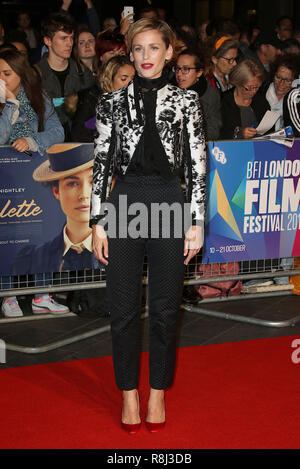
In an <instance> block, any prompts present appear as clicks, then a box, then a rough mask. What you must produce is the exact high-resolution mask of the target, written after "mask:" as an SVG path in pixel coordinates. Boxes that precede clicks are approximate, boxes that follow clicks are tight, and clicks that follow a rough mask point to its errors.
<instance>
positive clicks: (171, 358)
mask: <svg viewBox="0 0 300 469" xmlns="http://www.w3.org/2000/svg"><path fill="white" fill-rule="evenodd" d="M173 40H174V35H173V32H172V30H171V29H170V27H169V26H168V25H167V24H166V23H165V22H163V21H161V20H153V19H151V20H149V19H146V18H143V19H140V20H138V21H137V22H136V23H134V24H133V25H131V27H130V29H129V31H128V34H127V43H128V49H129V51H130V58H131V60H132V61H133V62H134V65H135V68H136V72H137V73H136V75H135V77H134V79H133V80H132V81H131V83H130V84H129V85H128V87H126V88H123V89H121V90H119V91H116V92H114V93H105V94H103V95H102V96H101V97H100V100H99V103H98V106H97V110H96V114H97V122H96V127H97V131H98V134H97V136H96V139H95V163H94V178H93V189H92V199H91V216H90V224H91V226H92V228H93V246H94V253H95V255H96V257H97V258H98V259H99V260H100V261H102V262H104V263H105V264H106V266H107V268H106V273H107V291H108V301H109V311H110V314H111V331H112V341H113V361H114V369H115V377H116V384H117V386H118V387H119V389H121V390H123V410H122V427H123V428H124V429H125V430H126V431H128V432H129V433H135V432H136V431H137V430H138V429H139V428H140V425H141V420H140V415H139V397H138V393H137V387H138V373H139V351H140V350H139V346H140V322H139V320H140V314H141V294H142V269H143V261H144V256H145V254H146V256H147V263H148V269H149V274H148V285H149V321H150V343H149V369H150V395H149V400H148V412H147V417H146V426H147V428H148V430H149V431H152V432H153V431H157V430H159V429H161V428H163V427H164V425H165V404H164V390H165V389H166V388H168V387H169V386H171V384H172V382H173V377H174V367H175V358H176V326H177V315H178V310H179V306H180V302H181V295H182V287H183V279H184V264H187V263H188V262H189V261H190V259H191V258H192V257H193V256H194V255H195V254H196V253H198V252H199V250H200V248H201V247H202V244H203V225H204V202H205V177H206V164H205V163H206V153H205V139H204V131H203V117H202V112H201V105H200V103H199V98H198V95H197V93H195V92H193V91H187V90H185V89H180V88H177V87H175V86H172V85H170V84H168V83H167V80H166V78H165V75H164V73H163V69H164V65H165V62H166V61H168V60H170V59H171V57H172V53H173V47H172V44H173ZM182 166H183V167H184V173H185V179H186V193H187V199H186V200H184V196H183V192H182V189H181V186H180V180H179V169H180V168H181V167H182ZM114 175H117V181H116V184H115V186H114V188H113V190H112V191H111V185H112V180H113V176H114ZM124 200H125V202H126V203H125V205H124V203H123V202H124ZM109 203H110V205H109ZM159 204H165V205H164V207H166V206H167V207H169V208H170V207H171V208H174V210H170V219H169V222H168V224H167V225H168V226H166V219H168V216H165V215H164V216H161V217H159V216H157V215H153V213H154V211H153V212H152V209H153V208H155V206H156V207H157V206H158V205H159ZM111 207H113V208H114V209H115V211H116V215H117V229H116V233H114V232H113V231H114V230H111V231H110V226H109V225H110V221H111V219H112V218H110V213H113V212H114V211H113V210H112V211H111V212H110V208H111ZM124 207H125V208H126V210H124ZM161 207H162V206H161ZM186 207H188V210H189V215H190V217H189V218H190V221H189V228H188V229H186V230H184V229H183V228H184V226H183V225H184V217H183V213H184V209H186ZM106 210H107V211H106ZM137 210H138V213H139V216H138V217H137V216H136V217H135V218H134V216H133V215H136V212H137ZM125 212H126V213H125ZM156 213H157V212H156ZM142 215H143V217H142ZM151 215H152V216H151ZM137 220H138V222H137ZM178 221H179V223H178ZM105 223H108V225H107V229H106V230H105V229H104V226H105ZM172 223H173V224H172ZM137 226H139V228H140V229H139V232H138V236H136V230H134V228H136V227H137ZM179 226H180V228H181V229H180V230H178V227H179ZM126 230H127V231H126ZM157 230H158V234H157ZM133 232H134V233H133Z"/></svg>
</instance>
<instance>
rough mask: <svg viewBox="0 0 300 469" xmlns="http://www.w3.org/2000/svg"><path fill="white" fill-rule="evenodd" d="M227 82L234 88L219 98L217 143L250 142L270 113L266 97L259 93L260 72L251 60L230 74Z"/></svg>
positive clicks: (243, 62) (256, 64) (261, 74)
mask: <svg viewBox="0 0 300 469" xmlns="http://www.w3.org/2000/svg"><path fill="white" fill-rule="evenodd" d="M229 80H230V82H231V83H232V84H233V85H234V88H232V89H230V90H228V91H226V92H225V93H223V95H222V100H221V113H222V121H223V125H222V128H221V131H220V139H228V140H231V139H235V138H237V139H243V138H245V139H250V138H253V137H255V135H256V134H257V131H256V127H257V126H258V124H259V123H260V121H261V119H262V118H263V116H264V115H265V113H266V111H267V110H269V109H270V105H269V103H268V101H267V100H266V97H265V93H264V92H261V90H260V87H261V85H262V83H263V80H264V73H263V69H262V67H261V66H260V65H259V64H258V63H257V62H255V61H254V60H251V59H245V60H243V61H242V62H240V63H239V64H238V65H237V66H236V67H234V69H233V70H232V71H231V72H230V75H229Z"/></svg>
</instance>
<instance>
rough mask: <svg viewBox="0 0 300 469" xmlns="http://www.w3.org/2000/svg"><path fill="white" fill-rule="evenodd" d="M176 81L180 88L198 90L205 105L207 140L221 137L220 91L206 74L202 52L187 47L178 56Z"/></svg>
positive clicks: (175, 69) (175, 68)
mask: <svg viewBox="0 0 300 469" xmlns="http://www.w3.org/2000/svg"><path fill="white" fill-rule="evenodd" d="M174 71H175V77H176V82H177V84H178V86H179V87H180V88H186V89H188V90H192V91H196V92H197V93H198V96H199V98H200V102H201V104H202V106H203V114H204V119H205V130H206V138H207V140H217V139H218V138H219V133H220V128H221V125H222V120H221V100H220V93H219V92H218V91H217V90H216V89H215V88H213V87H212V85H211V84H210V82H209V81H207V80H206V78H205V76H204V73H203V71H204V60H203V58H202V57H201V55H200V53H198V52H196V51H193V50H192V49H186V50H184V51H183V52H181V53H180V54H179V56H178V57H177V61H176V65H175V67H174Z"/></svg>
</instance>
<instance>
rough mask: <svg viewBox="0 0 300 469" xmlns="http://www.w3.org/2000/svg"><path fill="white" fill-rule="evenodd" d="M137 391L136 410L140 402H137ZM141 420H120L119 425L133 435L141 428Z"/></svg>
mask: <svg viewBox="0 0 300 469" xmlns="http://www.w3.org/2000/svg"><path fill="white" fill-rule="evenodd" d="M136 393H137V399H138V410H139V411H140V402H139V393H138V392H136ZM141 425H142V422H140V423H124V422H122V421H121V427H122V428H123V430H125V432H127V433H129V434H130V435H134V434H135V433H137V432H138V431H139V429H140V428H141Z"/></svg>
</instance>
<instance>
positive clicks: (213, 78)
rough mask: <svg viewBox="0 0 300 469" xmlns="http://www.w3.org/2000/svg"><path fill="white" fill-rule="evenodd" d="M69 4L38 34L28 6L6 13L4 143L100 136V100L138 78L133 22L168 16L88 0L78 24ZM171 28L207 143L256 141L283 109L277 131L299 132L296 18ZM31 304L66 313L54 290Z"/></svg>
mask: <svg viewBox="0 0 300 469" xmlns="http://www.w3.org/2000/svg"><path fill="white" fill-rule="evenodd" d="M71 3H72V0H63V2H62V5H61V8H60V10H59V11H57V12H54V13H51V14H50V15H49V16H48V17H47V18H45V19H44V20H43V21H42V24H41V28H40V30H39V31H37V30H36V29H34V28H33V27H32V25H31V17H30V14H29V13H28V12H27V11H20V12H19V14H18V15H17V28H15V29H12V30H6V29H5V28H4V25H3V22H2V21H1V18H0V96H1V97H2V103H1V101H0V144H2V145H4V144H10V145H12V147H13V148H15V149H16V150H18V151H20V152H26V151H34V152H39V153H40V154H41V156H44V155H45V151H46V150H47V148H49V147H50V146H51V145H54V144H58V143H62V142H73V143H74V142H93V141H94V138H95V123H96V105H97V102H98V101H99V97H100V96H101V95H102V94H103V93H110V92H114V91H117V90H119V89H121V88H123V87H126V86H127V85H128V84H129V83H130V82H131V81H132V79H133V77H134V75H135V67H134V64H133V62H132V60H131V58H130V56H129V53H128V52H129V51H128V47H127V46H128V44H127V36H126V34H127V31H128V29H129V27H130V25H131V24H132V23H133V22H134V21H136V20H137V19H138V18H142V17H145V18H159V19H163V20H167V17H166V11H165V10H164V9H163V8H157V9H153V8H151V7H146V8H144V9H142V10H141V11H140V12H138V14H135V15H134V17H133V15H129V16H127V17H124V13H123V12H122V13H121V17H120V21H119V22H118V21H116V19H114V18H105V19H104V21H103V23H102V25H101V23H100V20H99V17H98V14H97V11H96V9H95V8H94V5H93V3H92V1H91V0H85V3H86V7H87V24H79V23H78V22H76V21H75V20H74V18H73V17H72V16H71V15H70V14H69V9H70V5H71ZM172 28H173V32H174V33H175V38H176V40H175V44H174V47H173V56H172V58H171V60H169V61H168V63H167V64H166V67H165V70H164V76H165V78H166V79H167V81H168V82H169V83H170V84H172V85H175V86H177V87H179V88H181V89H184V88H185V89H188V90H193V91H196V93H197V94H198V96H199V98H200V102H201V104H202V110H203V116H204V124H205V136H206V140H207V141H208V140H217V139H250V138H253V137H255V135H256V134H257V131H256V127H257V126H258V124H259V122H260V120H261V119H262V117H263V116H264V114H265V112H266V111H267V110H272V111H276V112H278V113H279V115H280V118H279V119H278V121H277V122H276V124H275V127H274V130H277V129H279V128H282V127H284V126H287V125H291V126H292V128H293V131H294V134H295V136H296V137H298V136H299V135H300V117H299V116H300V113H298V112H295V106H296V107H297V103H298V100H299V99H298V98H299V93H298V91H297V85H298V84H299V83H300V81H299V73H300V33H299V30H297V29H296V28H295V25H294V24H293V19H292V18H289V17H287V16H285V17H281V18H279V19H278V21H277V23H276V25H275V26H274V31H273V32H271V33H269V34H266V33H264V32H263V31H261V29H260V28H259V27H257V26H255V27H254V26H252V27H247V28H244V27H241V26H240V25H238V23H237V22H236V21H234V20H233V19H232V18H226V19H222V20H218V21H215V20H207V21H204V22H203V23H202V24H201V25H199V26H198V27H197V28H196V27H195V28H193V27H191V26H190V25H180V26H179V25H172ZM295 89H296V92H295ZM295 103H296V104H295ZM32 305H33V311H34V312H41V311H47V312H54V313H61V312H63V313H64V312H66V311H67V308H66V307H64V306H63V305H59V304H58V303H57V302H56V301H55V300H54V299H53V298H52V297H51V296H49V295H36V296H35V298H34V299H33V300H32ZM2 312H3V314H4V315H5V316H7V317H12V316H19V315H21V314H22V311H21V309H20V308H19V305H18V302H17V299H16V298H15V297H14V298H6V299H5V300H4V301H3V304H2Z"/></svg>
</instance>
